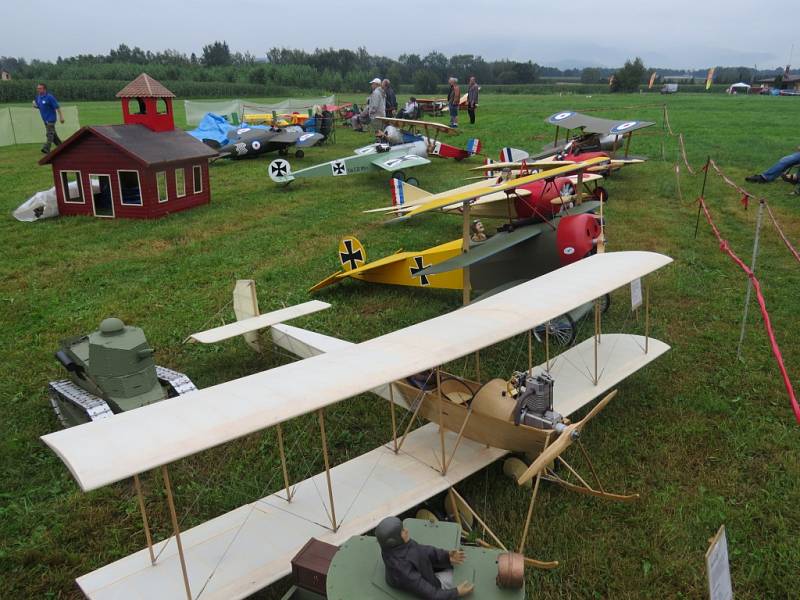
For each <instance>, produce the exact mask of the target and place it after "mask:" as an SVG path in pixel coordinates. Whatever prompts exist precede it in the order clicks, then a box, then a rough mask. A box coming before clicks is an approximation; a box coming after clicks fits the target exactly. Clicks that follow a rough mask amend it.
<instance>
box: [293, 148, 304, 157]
mask: <svg viewBox="0 0 800 600" xmlns="http://www.w3.org/2000/svg"><path fill="white" fill-rule="evenodd" d="M305 155H306V153H305V152H303V151H302V150H297V151H296V152H295V153H294V157H295V158H303V157H304V156H305Z"/></svg>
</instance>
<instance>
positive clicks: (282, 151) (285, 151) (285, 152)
mask: <svg viewBox="0 0 800 600" xmlns="http://www.w3.org/2000/svg"><path fill="white" fill-rule="evenodd" d="M278 156H289V149H288V148H280V149H279V150H278Z"/></svg>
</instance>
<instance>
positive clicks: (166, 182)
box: [156, 171, 169, 204]
mask: <svg viewBox="0 0 800 600" xmlns="http://www.w3.org/2000/svg"><path fill="white" fill-rule="evenodd" d="M162 173H163V174H164V199H163V200H162V199H161V186H160V185H159V184H158V176H159V175H161V174H162ZM156 194H158V203H159V204H163V203H164V202H166V201H167V200H169V179H168V178H167V172H166V171H156Z"/></svg>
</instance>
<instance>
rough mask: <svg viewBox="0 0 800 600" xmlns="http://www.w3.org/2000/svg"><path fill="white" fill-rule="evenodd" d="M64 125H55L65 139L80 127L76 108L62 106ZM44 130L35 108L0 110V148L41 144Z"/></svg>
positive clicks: (18, 107)
mask: <svg viewBox="0 0 800 600" xmlns="http://www.w3.org/2000/svg"><path fill="white" fill-rule="evenodd" d="M61 114H62V115H64V123H58V122H57V123H56V132H57V133H58V137H60V138H61V139H62V140H65V139H67V138H68V137H69V136H71V135H72V134H73V133H75V132H76V131H78V129H80V127H81V123H80V119H79V118H78V107H77V106H62V107H61ZM45 136H46V134H45V129H44V123H43V122H42V117H41V116H40V115H39V111H38V110H36V109H35V108H33V107H31V108H26V107H23V106H10V107H6V108H0V146H10V145H13V144H43V143H44V141H45Z"/></svg>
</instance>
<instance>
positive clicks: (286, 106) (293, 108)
mask: <svg viewBox="0 0 800 600" xmlns="http://www.w3.org/2000/svg"><path fill="white" fill-rule="evenodd" d="M335 103H336V96H320V97H319V98H287V99H286V100H281V101H280V102H275V103H272V104H258V103H255V102H247V101H245V102H243V104H242V110H243V114H245V115H248V114H268V113H271V112H272V111H273V110H274V111H275V112H277V113H279V114H280V113H293V112H298V113H304V114H305V113H306V112H308V110H309V109H311V108H314V107H315V106H322V105H323V104H335Z"/></svg>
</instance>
